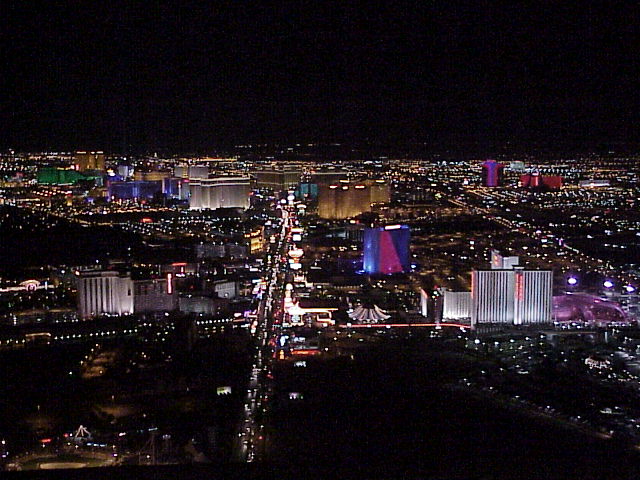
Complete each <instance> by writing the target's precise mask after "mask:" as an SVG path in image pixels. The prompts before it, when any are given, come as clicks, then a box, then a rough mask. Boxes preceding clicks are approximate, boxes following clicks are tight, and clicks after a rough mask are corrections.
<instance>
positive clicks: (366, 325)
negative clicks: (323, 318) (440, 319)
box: [340, 323, 471, 328]
mask: <svg viewBox="0 0 640 480" xmlns="http://www.w3.org/2000/svg"><path fill="white" fill-rule="evenodd" d="M340 326H341V327H345V325H340ZM403 327H454V328H471V325H465V324H462V323H377V324H375V323H358V324H355V325H351V326H348V327H346V328H403Z"/></svg>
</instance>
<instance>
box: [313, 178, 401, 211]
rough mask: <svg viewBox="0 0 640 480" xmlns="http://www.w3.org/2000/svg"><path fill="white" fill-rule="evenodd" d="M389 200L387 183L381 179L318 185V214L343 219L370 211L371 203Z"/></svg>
mask: <svg viewBox="0 0 640 480" xmlns="http://www.w3.org/2000/svg"><path fill="white" fill-rule="evenodd" d="M388 201H389V185H388V184H387V183H385V182H383V181H370V180H367V181H364V182H362V183H349V182H347V181H344V182H341V183H338V184H333V185H319V189H318V216H320V217H321V218H328V219H332V220H344V219H346V218H351V217H355V216H357V215H360V214H361V213H364V212H370V211H371V204H373V203H386V202H388Z"/></svg>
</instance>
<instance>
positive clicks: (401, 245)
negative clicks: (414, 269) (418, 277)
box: [363, 225, 411, 275]
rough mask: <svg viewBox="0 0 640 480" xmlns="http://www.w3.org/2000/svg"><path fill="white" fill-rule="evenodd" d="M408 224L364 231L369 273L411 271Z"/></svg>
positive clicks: (366, 263) (365, 267) (366, 265)
mask: <svg viewBox="0 0 640 480" xmlns="http://www.w3.org/2000/svg"><path fill="white" fill-rule="evenodd" d="M410 237H411V233H410V230H409V227H408V226H407V225H387V226H386V227H375V228H367V229H365V231H364V246H363V251H364V262H363V264H364V271H365V272H367V273H369V274H384V275H389V274H392V273H401V272H407V271H409V239H410Z"/></svg>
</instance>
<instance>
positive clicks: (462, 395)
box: [270, 348, 640, 479]
mask: <svg viewBox="0 0 640 480" xmlns="http://www.w3.org/2000/svg"><path fill="white" fill-rule="evenodd" d="M307 365H308V366H307V368H292V367H288V368H282V369H281V370H280V371H279V372H278V375H277V376H276V384H277V385H278V395H277V400H276V405H275V414H274V416H273V425H272V429H273V434H272V437H271V451H270V455H271V457H272V459H273V460H274V461H275V462H278V463H283V464H290V465H305V464H310V465H317V466H318V468H319V470H320V471H327V470H328V471H332V470H335V471H336V473H340V474H343V473H344V474H348V475H351V474H353V475H356V476H359V477H364V478H367V477H370V476H385V477H386V476H389V475H391V476H394V477H399V476H402V475H410V476H420V477H426V478H523V479H524V478H527V479H530V478H544V479H556V478H582V479H585V478H593V479H604V478H637V475H638V473H639V472H640V455H639V454H637V453H635V452H630V451H628V450H627V449H626V448H625V447H623V446H621V445H618V444H616V443H614V441H612V440H603V439H600V438H597V437H595V436H591V435H586V434H584V433H580V432H578V431H577V430H575V429H572V428H571V427H570V426H565V425H563V424H560V423H558V421H556V420H553V419H549V418H543V417H538V416H534V414H530V413H528V412H520V411H515V410H514V409H513V407H507V406H506V405H501V404H500V403H499V402H498V401H497V400H493V399H484V398H482V397H481V396H477V395H476V396H472V395H471V394H467V393H466V392H464V391H458V390H455V389H451V388H448V387H447V384H448V383H449V382H451V381H452V380H454V379H455V378H460V377H461V376H464V371H465V369H466V368H467V366H468V364H467V365H465V361H464V360H462V359H461V358H460V357H458V358H456V357H455V356H453V355H452V354H449V353H444V352H442V353H435V352H434V353H429V354H421V355H418V354H414V353H412V352H410V351H406V350H405V351H403V350H400V349H395V348H382V349H379V350H377V351H375V352H374V351H371V352H369V353H368V354H366V355H364V356H362V357H359V358H358V357H356V359H355V360H353V361H352V360H342V359H341V360H336V361H331V362H316V363H313V362H309V361H307ZM289 391H298V392H301V393H303V395H304V399H302V400H297V401H296V400H289V398H288V392H289Z"/></svg>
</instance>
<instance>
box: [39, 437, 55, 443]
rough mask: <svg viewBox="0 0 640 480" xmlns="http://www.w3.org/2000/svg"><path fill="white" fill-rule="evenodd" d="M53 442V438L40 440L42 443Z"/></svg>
mask: <svg viewBox="0 0 640 480" xmlns="http://www.w3.org/2000/svg"><path fill="white" fill-rule="evenodd" d="M52 441H53V439H52V438H43V439H42V440H40V443H51V442H52Z"/></svg>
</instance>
